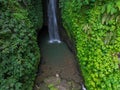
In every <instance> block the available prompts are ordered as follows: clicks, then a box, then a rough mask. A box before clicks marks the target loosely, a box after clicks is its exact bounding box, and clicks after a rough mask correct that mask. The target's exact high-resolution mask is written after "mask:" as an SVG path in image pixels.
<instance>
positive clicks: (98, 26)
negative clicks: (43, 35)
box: [60, 0, 120, 90]
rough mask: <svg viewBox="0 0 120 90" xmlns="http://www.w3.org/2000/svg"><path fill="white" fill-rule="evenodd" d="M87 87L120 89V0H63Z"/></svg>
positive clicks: (64, 15) (93, 89) (97, 89)
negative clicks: (119, 54) (119, 57)
mask: <svg viewBox="0 0 120 90" xmlns="http://www.w3.org/2000/svg"><path fill="white" fill-rule="evenodd" d="M60 8H61V13H62V19H63V25H64V27H65V29H66V30H67V32H68V33H69V34H70V35H71V37H72V38H73V39H74V40H75V43H76V49H77V57H78V58H79V64H80V66H81V70H82V74H83V77H84V80H85V86H86V88H87V90H120V69H119V66H118V64H119V61H118V56H117V55H118V53H119V52H120V0H60Z"/></svg>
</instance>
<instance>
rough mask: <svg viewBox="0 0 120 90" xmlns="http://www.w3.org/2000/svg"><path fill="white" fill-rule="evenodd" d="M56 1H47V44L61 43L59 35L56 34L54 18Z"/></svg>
mask: <svg viewBox="0 0 120 90" xmlns="http://www.w3.org/2000/svg"><path fill="white" fill-rule="evenodd" d="M56 4H57V3H56V0H49V3H48V32H49V37H50V40H49V43H53V42H58V43H61V41H60V37H59V33H58V24H57V18H56V8H57V5H56Z"/></svg>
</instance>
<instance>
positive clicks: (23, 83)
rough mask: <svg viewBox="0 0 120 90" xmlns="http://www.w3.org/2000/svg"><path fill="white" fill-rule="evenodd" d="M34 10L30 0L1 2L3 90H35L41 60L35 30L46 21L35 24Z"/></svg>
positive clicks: (0, 79)
mask: <svg viewBox="0 0 120 90" xmlns="http://www.w3.org/2000/svg"><path fill="white" fill-rule="evenodd" d="M35 1H36V0H35ZM23 2H24V3H23ZM40 2H41V1H39V2H38V3H39V4H40ZM24 4H25V5H24ZM26 5H27V6H26ZM30 7H34V6H32V4H31V2H30V0H27V1H25V0H19V1H18V0H0V90H32V89H33V83H34V79H35V73H36V68H37V66H38V62H39V59H40V55H39V48H38V46H37V40H36V36H37V35H36V31H35V29H36V28H38V26H39V27H41V26H42V20H41V21H39V22H38V21H37V20H34V22H32V20H33V16H32V18H30V16H29V15H31V14H30V11H29V8H30ZM36 7H37V6H36ZM37 10H38V11H41V7H39V8H37ZM28 11H29V12H28ZM32 11H33V10H32ZM35 12H36V11H35ZM40 13H41V12H40ZM41 14H42V13H41ZM41 14H37V15H40V16H37V15H36V16H37V17H39V18H40V19H41V18H42V15H41ZM31 19H32V20H31ZM36 24H37V25H36Z"/></svg>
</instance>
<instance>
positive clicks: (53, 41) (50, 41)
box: [49, 39, 61, 43]
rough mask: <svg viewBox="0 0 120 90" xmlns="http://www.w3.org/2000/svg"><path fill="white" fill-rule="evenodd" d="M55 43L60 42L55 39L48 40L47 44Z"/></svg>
mask: <svg viewBox="0 0 120 90" xmlns="http://www.w3.org/2000/svg"><path fill="white" fill-rule="evenodd" d="M55 42H57V43H61V41H60V40H57V39H54V40H49V43H55Z"/></svg>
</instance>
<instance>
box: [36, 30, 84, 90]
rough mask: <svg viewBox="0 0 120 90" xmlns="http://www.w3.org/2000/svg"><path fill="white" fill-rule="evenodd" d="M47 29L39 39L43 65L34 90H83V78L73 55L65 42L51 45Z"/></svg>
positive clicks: (40, 67) (40, 66)
mask: <svg viewBox="0 0 120 90" xmlns="http://www.w3.org/2000/svg"><path fill="white" fill-rule="evenodd" d="M45 29H46V28H45ZM45 29H43V30H42V31H43V32H40V34H41V35H40V37H39V46H40V51H41V64H40V65H39V70H38V73H37V77H36V80H35V86H34V90H82V89H81V88H82V86H81V82H82V78H81V77H80V74H79V72H78V70H77V66H76V62H75V57H74V55H73V53H72V52H71V51H70V50H69V48H68V47H67V45H66V44H65V43H64V42H61V43H57V42H54V43H49V37H48V33H47V30H45Z"/></svg>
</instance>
